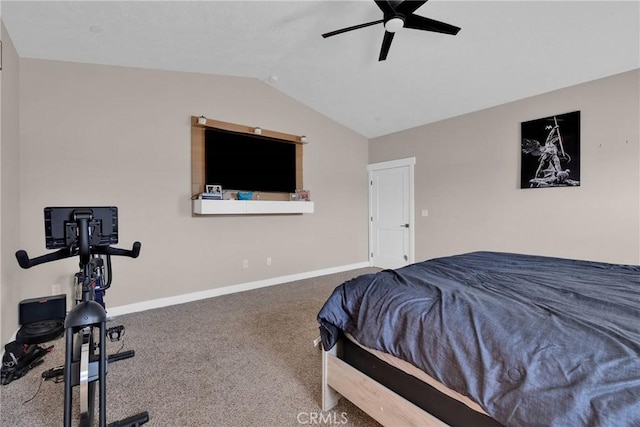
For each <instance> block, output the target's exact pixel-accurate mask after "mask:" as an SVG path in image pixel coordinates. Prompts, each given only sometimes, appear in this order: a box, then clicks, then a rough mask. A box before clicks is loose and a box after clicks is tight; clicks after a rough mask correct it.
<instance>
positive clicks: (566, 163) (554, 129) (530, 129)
mask: <svg viewBox="0 0 640 427" xmlns="http://www.w3.org/2000/svg"><path fill="white" fill-rule="evenodd" d="M521 130H522V134H521V138H522V140H521V149H522V150H521V156H522V161H521V168H520V171H521V172H520V188H544V187H577V186H579V185H580V111H574V112H571V113H566V114H559V115H556V116H550V117H544V118H541V119H536V120H530V121H528V122H522V123H521Z"/></svg>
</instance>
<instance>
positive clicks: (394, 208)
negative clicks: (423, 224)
mask: <svg viewBox="0 0 640 427" xmlns="http://www.w3.org/2000/svg"><path fill="white" fill-rule="evenodd" d="M414 164H415V158H410V159H403V160H395V161H392V162H383V163H374V164H371V165H369V166H368V169H369V216H370V218H369V248H370V251H369V252H370V254H369V255H370V262H371V265H373V266H376V267H381V268H399V267H403V266H405V265H408V264H411V263H413V262H415V261H414V253H413V252H414V247H413V216H414V215H413V167H414Z"/></svg>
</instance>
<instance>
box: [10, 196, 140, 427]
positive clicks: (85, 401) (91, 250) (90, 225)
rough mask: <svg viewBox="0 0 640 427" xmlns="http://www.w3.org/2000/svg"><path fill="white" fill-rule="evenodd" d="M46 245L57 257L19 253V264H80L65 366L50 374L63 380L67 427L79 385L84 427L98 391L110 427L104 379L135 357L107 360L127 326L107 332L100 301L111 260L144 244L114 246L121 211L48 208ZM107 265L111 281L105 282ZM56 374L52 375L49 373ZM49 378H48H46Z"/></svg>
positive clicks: (114, 426) (136, 422) (135, 419)
mask: <svg viewBox="0 0 640 427" xmlns="http://www.w3.org/2000/svg"><path fill="white" fill-rule="evenodd" d="M44 223H45V235H46V237H45V242H46V247H47V249H58V250H57V251H56V252H53V253H49V254H46V255H42V256H39V257H36V258H29V256H28V255H27V252H26V251H24V250H20V251H17V252H16V258H17V260H18V264H20V267H22V268H25V269H26V268H31V267H34V266H36V265H39V264H44V263H47V262H52V261H58V260H61V259H65V258H70V257H73V256H78V257H79V259H80V271H79V272H78V273H77V274H76V275H75V281H76V287H77V292H76V295H75V300H76V303H75V305H74V307H73V308H72V309H71V310H70V311H69V313H68V314H67V316H66V318H65V322H64V332H65V363H64V367H63V368H54V369H53V370H52V371H53V372H55V373H56V374H59V373H60V371H62V373H63V376H64V427H71V424H72V420H71V418H72V408H73V398H72V387H75V386H79V387H80V390H79V392H80V393H79V400H80V404H79V406H80V420H79V425H80V426H81V427H91V426H93V425H94V418H95V417H94V415H95V414H94V412H95V389H96V382H97V383H98V386H99V393H98V397H99V399H98V406H99V417H98V423H99V424H98V425H99V426H100V427H106V425H107V422H106V420H107V416H106V399H107V392H106V375H107V364H108V362H112V361H116V360H121V359H124V358H128V357H132V356H133V355H134V352H133V351H128V352H123V353H118V354H116V355H113V356H114V357H111V356H109V357H108V356H107V355H106V339H107V336H109V339H111V340H115V339H119V338H120V335H121V334H122V332H123V330H124V327H123V326H117V327H115V328H109V329H107V327H106V322H107V313H106V311H105V308H104V302H103V301H102V296H103V294H104V291H105V290H106V289H107V288H108V287H109V286H110V285H111V259H110V257H111V256H112V255H114V256H125V257H130V258H137V257H138V255H139V254H140V248H141V244H140V242H135V243H134V244H133V247H132V249H131V250H127V249H120V248H115V247H112V246H111V244H115V243H118V210H117V208H116V207H47V208H45V209H44ZM105 261H106V266H107V272H108V273H107V274H106V275H107V276H108V277H107V278H106V280H105V270H104V268H105ZM51 375H53V374H51ZM43 378H45V374H43ZM148 420H149V414H148V413H147V412H146V411H145V412H141V413H139V414H136V415H134V416H131V417H128V418H126V419H124V420H121V421H116V422H113V423H111V424H109V427H124V426H130V427H135V426H140V425H142V424H144V423H146V422H147V421H148Z"/></svg>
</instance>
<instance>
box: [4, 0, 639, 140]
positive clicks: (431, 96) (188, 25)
mask: <svg viewBox="0 0 640 427" xmlns="http://www.w3.org/2000/svg"><path fill="white" fill-rule="evenodd" d="M0 13H1V17H2V20H3V22H4V23H5V26H6V28H7V30H8V32H9V34H10V36H11V38H12V40H13V42H14V45H15V47H16V50H17V51H18V55H19V56H20V57H23V58H41V59H52V60H62V61H74V62H83V63H94V64H109V65H120V66H129V67H142V68H153V69H163V70H178V71H187V72H197V73H212V74H222V75H233V76H244V77H254V78H256V79H260V80H263V81H264V82H265V83H266V84H269V85H272V86H274V87H275V88H277V89H278V90H280V91H282V92H283V93H285V94H287V95H289V96H291V97H292V98H294V99H296V100H298V101H299V102H301V103H303V104H306V105H308V106H309V107H311V108H313V109H315V110H317V111H318V112H320V113H322V114H324V115H326V116H328V117H330V118H332V119H334V120H335V121H337V122H339V123H341V124H343V125H345V126H347V127H348V128H351V129H353V130H354V131H356V132H358V133H360V134H361V135H363V136H366V137H369V138H372V137H376V136H380V135H385V134H389V133H393V132H396V131H400V130H403V129H407V128H411V127H415V126H419V125H422V124H425V123H431V122H434V121H438V120H441V119H445V118H448V117H453V116H457V115H461V114H465V113H469V112H472V111H476V110H479V109H483V108H487V107H491V106H494V105H499V104H502V103H506V102H510V101H514V100H517V99H522V98H525V97H529V96H533V95H536V94H540V93H544V92H548V91H552V90H555V89H559V88H563V87H567V86H571V85H574V84H577V83H582V82H585V81H589V80H594V79H598V78H601V77H605V76H609V75H612V74H617V73H620V72H624V71H628V70H632V69H636V68H640V2H639V1H637V0H631V1H629V0H627V1H575V0H574V1H557V0H555V1H519V0H511V1H484V0H475V1H461V0H431V1H429V2H427V3H425V4H424V5H422V6H420V7H419V8H418V9H417V11H416V14H418V15H422V16H426V17H429V18H431V19H435V20H438V21H444V22H447V23H449V24H452V25H455V26H458V27H461V28H462V30H461V31H460V32H459V34H458V35H456V36H451V35H445V34H439V33H432V32H423V31H417V30H413V29H408V28H404V29H402V30H400V31H399V32H398V33H396V35H395V38H394V40H393V43H392V46H391V49H390V51H389V55H388V57H387V60H386V61H382V62H380V61H378V54H379V52H380V46H381V43H382V39H383V36H384V28H383V26H382V24H377V25H373V26H369V27H366V28H362V29H358V30H356V31H351V32H348V33H344V34H341V35H338V36H334V37H330V38H326V39H324V38H322V37H321V34H323V33H326V32H329V31H332V30H336V29H340V28H343V27H349V26H352V25H356V24H361V23H365V22H369V21H374V20H378V19H381V18H382V12H381V10H380V8H378V6H377V5H376V4H375V3H374V2H373V1H371V0H358V1H337V0H334V1H10V0H3V1H2V2H1V4H0Z"/></svg>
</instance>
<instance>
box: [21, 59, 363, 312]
mask: <svg viewBox="0 0 640 427" xmlns="http://www.w3.org/2000/svg"><path fill="white" fill-rule="evenodd" d="M20 62H21V63H20V111H21V116H20V119H21V120H20V130H21V141H20V150H21V151H20V178H21V187H20V188H21V194H22V197H21V202H20V209H21V222H20V230H21V239H20V247H21V248H24V249H26V250H27V252H28V253H29V255H31V256H35V255H39V254H42V253H44V252H46V250H45V247H44V227H43V212H42V210H43V208H44V207H46V206H64V205H115V206H117V207H118V209H119V215H120V222H119V225H120V228H119V232H120V245H119V246H123V247H130V246H131V244H132V243H133V242H134V241H135V240H140V241H141V242H142V254H141V256H140V258H139V259H137V260H130V259H123V258H115V259H114V285H113V287H112V289H111V290H110V291H109V292H108V294H107V304H108V306H111V307H115V306H121V305H126V304H131V303H137V302H142V301H145V300H151V299H157V298H162V297H170V296H175V295H182V294H186V293H191V292H198V291H204V290H208V289H212V288H216V287H222V286H229V285H234V284H241V283H247V282H251V281H256V280H262V279H268V278H272V277H279V276H284V275H289V274H296V273H305V272H310V271H316V270H322V269H326V268H333V267H340V266H345V265H350V264H354V263H362V262H366V261H367V222H366V219H367V186H366V184H367V174H366V164H367V151H368V147H367V140H366V139H365V138H364V137H361V136H359V135H357V134H355V133H354V132H352V131H349V130H347V129H346V128H344V127H342V126H341V125H338V124H336V123H335V122H332V121H331V120H329V119H327V118H325V117H324V116H321V115H320V114H318V113H316V112H314V111H313V110H311V109H309V108H307V107H305V106H303V105H301V104H299V103H298V102H296V101H294V100H293V99H291V98H289V97H287V96H285V95H283V94H281V93H280V92H278V91H277V90H275V89H274V88H272V87H270V86H268V85H267V84H265V83H262V82H260V81H259V80H256V79H245V78H234V77H224V76H212V75H201V74H190V73H179V72H165V71H153V70H143V69H133V68H122V67H111V66H100V65H86V64H76V63H65V62H55V61H44V60H34V59H21V60H20ZM201 114H202V115H205V116H207V117H209V118H212V119H216V120H222V121H227V122H234V123H239V124H245V125H248V126H260V127H262V128H263V129H269V130H275V131H280V132H286V133H292V134H298V135H307V136H308V139H309V143H308V144H307V145H305V146H304V184H305V187H306V188H307V189H309V190H310V192H311V196H312V199H313V200H314V201H315V213H313V214H305V215H268V216H208V217H192V214H191V201H190V196H191V194H190V189H191V152H190V150H191V142H190V137H191V129H190V117H191V116H192V115H201ZM267 257H271V258H272V265H271V266H267V265H266V258H267ZM243 259H247V260H249V268H248V269H243V268H242V261H243ZM76 266H77V261H76V260H65V261H61V262H57V263H54V264H48V265H42V266H38V267H35V268H32V269H31V270H26V271H23V272H22V276H23V283H24V287H23V292H22V296H23V297H31V296H35V295H48V294H50V293H51V285H52V284H54V283H60V284H62V285H63V288H66V287H68V286H69V284H70V282H71V277H72V274H73V273H74V272H75V271H76Z"/></svg>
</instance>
